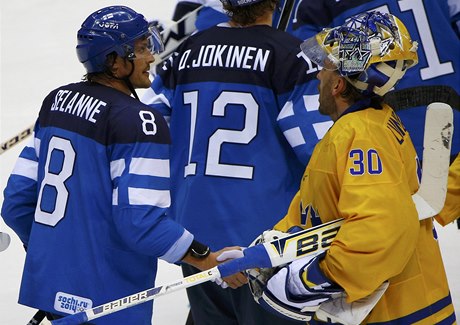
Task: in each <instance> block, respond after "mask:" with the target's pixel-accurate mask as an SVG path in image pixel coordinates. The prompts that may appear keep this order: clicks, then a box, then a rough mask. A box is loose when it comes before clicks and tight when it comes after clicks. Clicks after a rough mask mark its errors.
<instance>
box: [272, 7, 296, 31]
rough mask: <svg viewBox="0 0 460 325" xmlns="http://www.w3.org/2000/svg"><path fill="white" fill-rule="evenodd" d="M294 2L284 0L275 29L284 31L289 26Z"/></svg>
mask: <svg viewBox="0 0 460 325" xmlns="http://www.w3.org/2000/svg"><path fill="white" fill-rule="evenodd" d="M294 2H295V1H294V0H284V3H283V8H282V9H281V14H280V19H279V21H278V25H277V26H276V29H279V30H284V31H285V30H286V28H287V26H288V25H289V19H290V18H291V14H292V9H293V8H294Z"/></svg>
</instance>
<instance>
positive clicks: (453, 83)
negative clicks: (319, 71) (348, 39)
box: [288, 0, 460, 159]
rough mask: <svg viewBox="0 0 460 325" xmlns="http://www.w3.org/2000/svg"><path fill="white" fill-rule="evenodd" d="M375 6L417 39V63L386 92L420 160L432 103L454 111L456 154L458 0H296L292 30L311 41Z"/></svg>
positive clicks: (459, 118)
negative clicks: (393, 17)
mask: <svg viewBox="0 0 460 325" xmlns="http://www.w3.org/2000/svg"><path fill="white" fill-rule="evenodd" d="M372 10H379V11H381V12H389V13H391V14H393V15H395V16H397V17H398V18H399V19H400V20H401V21H402V22H403V23H404V25H405V26H406V27H407V30H408V31H409V34H410V35H411V37H412V39H413V40H415V41H417V42H418V43H419V47H418V51H417V53H418V57H419V62H418V64H417V65H416V66H415V67H413V68H411V69H409V70H408V71H407V72H406V74H405V76H404V78H402V79H401V81H400V82H399V83H398V84H397V85H396V86H395V90H396V91H397V92H393V93H391V92H390V93H389V94H388V95H387V96H386V101H387V102H388V103H389V104H390V106H391V107H392V108H393V109H394V110H395V111H396V112H397V114H398V115H399V116H400V117H401V119H402V121H403V122H404V125H405V126H406V128H407V130H408V131H409V133H410V135H411V138H412V141H413V143H414V146H415V149H416V151H417V154H418V156H419V158H421V159H422V158H423V132H422V130H423V129H424V123H425V113H426V107H427V105H428V104H430V103H431V102H446V103H448V104H450V105H451V106H452V108H453V109H454V125H455V128H456V131H455V130H454V132H455V133H454V136H453V141H452V154H453V155H455V154H457V153H458V152H459V151H460V135H459V131H458V130H459V129H460V97H459V95H460V38H459V36H460V33H459V28H460V6H459V5H458V0H457V1H456V0H425V1H422V0H414V1H406V0H353V1H352V0H318V1H306V0H296V3H295V5H294V9H293V12H292V15H291V21H290V24H289V26H288V31H289V32H290V33H291V34H293V35H294V36H296V37H298V38H300V39H307V38H309V37H311V36H313V35H315V34H316V33H318V32H319V31H321V30H322V29H323V28H325V27H335V26H339V25H342V24H343V23H344V22H345V21H346V19H347V18H348V17H350V16H353V15H356V14H359V13H361V12H365V11H372ZM315 83H316V82H315ZM421 86H423V87H424V88H420V87H421ZM402 90H404V91H402Z"/></svg>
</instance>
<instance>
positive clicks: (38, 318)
mask: <svg viewBox="0 0 460 325" xmlns="http://www.w3.org/2000/svg"><path fill="white" fill-rule="evenodd" d="M45 317H46V313H45V312H44V311H43V310H39V311H37V312H36V313H35V315H34V316H33V317H32V318H31V320H30V321H29V322H28V323H27V325H38V324H40V323H41V322H42V321H43V320H44V319H45Z"/></svg>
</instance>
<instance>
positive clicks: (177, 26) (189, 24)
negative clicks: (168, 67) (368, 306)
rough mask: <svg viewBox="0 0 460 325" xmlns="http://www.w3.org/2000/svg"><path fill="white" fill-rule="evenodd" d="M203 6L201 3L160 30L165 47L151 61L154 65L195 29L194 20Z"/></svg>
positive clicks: (167, 55)
mask: <svg viewBox="0 0 460 325" xmlns="http://www.w3.org/2000/svg"><path fill="white" fill-rule="evenodd" d="M203 7H204V5H201V6H199V7H198V8H196V9H195V10H193V11H190V12H189V13H187V14H186V15H184V16H183V17H182V18H181V19H179V20H178V21H175V22H173V23H172V24H171V25H170V26H168V27H166V28H165V29H164V30H163V31H162V32H161V36H162V38H163V43H164V46H165V49H164V51H163V52H161V53H160V54H159V55H155V62H153V65H154V66H155V65H158V64H160V63H161V62H163V61H164V60H166V59H167V58H168V57H169V56H170V55H171V53H172V52H174V51H175V50H176V49H177V47H178V46H179V45H180V44H181V43H182V42H183V41H185V40H186V39H187V38H188V37H189V36H190V35H191V34H192V33H193V32H194V31H196V26H195V22H196V19H197V16H198V12H199V11H200V10H201V8H203Z"/></svg>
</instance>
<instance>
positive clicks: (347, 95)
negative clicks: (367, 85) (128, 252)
mask: <svg viewBox="0 0 460 325" xmlns="http://www.w3.org/2000/svg"><path fill="white" fill-rule="evenodd" d="M342 78H343V80H344V81H345V90H344V91H343V92H342V93H341V94H340V96H341V97H342V98H343V99H345V100H346V101H347V103H349V104H354V103H356V102H357V101H359V100H361V99H363V98H365V97H366V96H364V94H363V93H362V92H361V91H360V90H359V89H357V88H356V87H355V86H353V85H352V84H351V83H350V81H348V80H347V78H345V77H342Z"/></svg>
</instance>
